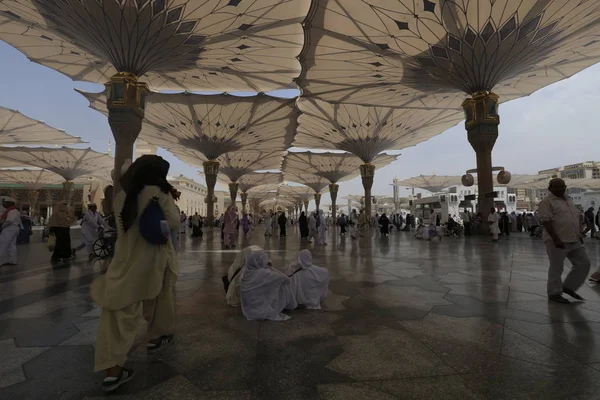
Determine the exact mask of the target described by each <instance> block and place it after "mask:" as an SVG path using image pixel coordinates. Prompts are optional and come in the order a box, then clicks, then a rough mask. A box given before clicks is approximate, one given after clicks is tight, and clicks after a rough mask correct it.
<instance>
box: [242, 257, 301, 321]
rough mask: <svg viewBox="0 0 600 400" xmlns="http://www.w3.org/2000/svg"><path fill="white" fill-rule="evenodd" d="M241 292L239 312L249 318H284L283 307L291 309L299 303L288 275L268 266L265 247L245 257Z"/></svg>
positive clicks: (273, 319)
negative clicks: (263, 249)
mask: <svg viewBox="0 0 600 400" xmlns="http://www.w3.org/2000/svg"><path fill="white" fill-rule="evenodd" d="M240 295H241V303H242V313H243V314H244V316H245V317H246V318H248V319H249V320H265V319H268V320H271V321H285V320H287V319H289V318H290V317H289V316H288V315H285V314H283V313H282V312H283V310H294V309H295V308H296V307H297V306H298V303H296V299H295V297H294V294H293V293H292V290H291V281H290V278H289V277H288V276H287V275H285V274H283V273H282V272H280V271H278V270H276V269H275V268H271V266H270V265H269V256H267V253H265V252H264V251H256V252H253V253H252V254H250V255H249V256H248V257H246V264H245V266H244V274H243V275H242V280H241V282H240Z"/></svg>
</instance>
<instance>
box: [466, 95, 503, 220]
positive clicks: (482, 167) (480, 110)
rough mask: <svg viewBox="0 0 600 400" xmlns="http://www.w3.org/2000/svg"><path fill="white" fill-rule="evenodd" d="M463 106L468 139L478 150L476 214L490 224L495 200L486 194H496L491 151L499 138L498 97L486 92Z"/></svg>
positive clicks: (474, 96)
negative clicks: (489, 218) (479, 214)
mask: <svg viewBox="0 0 600 400" xmlns="http://www.w3.org/2000/svg"><path fill="white" fill-rule="evenodd" d="M462 106H463V108H464V110H465V118H466V121H465V127H466V129H467V138H468V140H469V143H470V144H471V146H472V147H473V150H475V155H476V159H477V190H478V196H477V197H478V201H477V202H478V206H479V209H478V210H477V211H478V212H480V213H481V215H482V217H483V220H484V221H487V217H488V215H489V213H490V210H491V208H492V207H494V198H493V196H490V195H488V196H486V194H489V193H492V192H493V191H494V177H493V175H492V149H493V148H494V144H495V143H496V139H497V138H498V125H499V124H500V117H499V116H498V96H497V95H496V94H494V93H492V92H487V91H485V92H478V93H474V94H473V96H472V97H471V98H469V99H466V100H465V101H464V102H463V104H462ZM484 226H486V224H484Z"/></svg>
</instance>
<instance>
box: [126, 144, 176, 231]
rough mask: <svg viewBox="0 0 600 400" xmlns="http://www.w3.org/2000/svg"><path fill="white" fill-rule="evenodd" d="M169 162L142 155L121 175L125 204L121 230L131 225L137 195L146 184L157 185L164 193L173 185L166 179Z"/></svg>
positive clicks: (135, 208)
mask: <svg viewBox="0 0 600 400" xmlns="http://www.w3.org/2000/svg"><path fill="white" fill-rule="evenodd" d="M169 167H170V164H169V162H168V161H167V160H165V159H163V158H162V157H159V156H155V155H143V156H141V157H140V158H138V159H137V160H135V162H134V163H133V164H131V166H130V167H129V169H127V171H126V172H125V173H124V174H123V176H121V179H120V181H119V182H120V183H121V187H122V188H123V191H124V192H125V204H124V205H123V210H122V211H121V220H122V222H123V231H125V232H127V230H128V229H129V228H130V227H131V225H133V221H135V219H136V218H137V216H138V195H139V194H140V192H141V191H142V189H144V187H146V186H158V187H159V188H160V190H161V191H162V192H164V193H170V192H171V190H173V186H171V184H170V183H169V182H168V181H167V174H168V173H169Z"/></svg>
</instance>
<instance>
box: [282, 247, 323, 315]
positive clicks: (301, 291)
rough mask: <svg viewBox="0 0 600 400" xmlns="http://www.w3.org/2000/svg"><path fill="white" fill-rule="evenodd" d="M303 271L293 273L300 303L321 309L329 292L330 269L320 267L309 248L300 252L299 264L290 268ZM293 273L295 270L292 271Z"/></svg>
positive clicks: (293, 287) (293, 280)
mask: <svg viewBox="0 0 600 400" xmlns="http://www.w3.org/2000/svg"><path fill="white" fill-rule="evenodd" d="M298 268H300V269H301V271H298V272H296V273H295V274H293V275H292V277H291V280H292V292H293V293H294V295H295V296H296V301H297V302H298V304H301V305H304V306H306V308H309V309H317V310H320V309H321V301H323V300H324V299H325V298H326V297H327V294H328V293H329V288H328V286H329V271H328V270H327V268H322V267H318V266H316V265H313V263H312V254H311V253H310V251H309V250H306V249H304V250H301V251H300V253H298V265H296V266H295V268H294V267H291V268H290V270H294V271H297V270H298ZM291 273H293V271H292V272H291Z"/></svg>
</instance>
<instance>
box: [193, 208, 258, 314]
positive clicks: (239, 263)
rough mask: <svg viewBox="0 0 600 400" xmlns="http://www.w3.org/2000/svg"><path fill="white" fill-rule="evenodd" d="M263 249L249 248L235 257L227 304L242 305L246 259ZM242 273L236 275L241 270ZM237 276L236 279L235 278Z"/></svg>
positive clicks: (229, 277)
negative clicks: (241, 282)
mask: <svg viewBox="0 0 600 400" xmlns="http://www.w3.org/2000/svg"><path fill="white" fill-rule="evenodd" d="M194 217H195V216H194ZM261 250H262V249H261V248H260V247H259V246H248V247H246V248H244V249H242V251H240V252H239V253H237V255H236V256H235V260H233V263H232V264H231V267H229V272H228V273H227V279H229V288H227V295H226V296H225V298H226V299H227V304H229V305H230V306H234V307H237V306H239V305H240V279H242V275H243V274H244V270H243V268H244V264H245V263H246V258H247V257H248V256H249V255H250V254H252V253H254V252H255V251H261ZM240 269H241V271H240V272H239V273H238V274H237V275H235V273H236V272H237V271H238V270H240ZM233 275H235V278H234V277H233Z"/></svg>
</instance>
